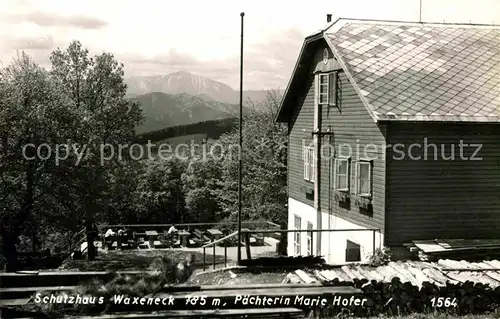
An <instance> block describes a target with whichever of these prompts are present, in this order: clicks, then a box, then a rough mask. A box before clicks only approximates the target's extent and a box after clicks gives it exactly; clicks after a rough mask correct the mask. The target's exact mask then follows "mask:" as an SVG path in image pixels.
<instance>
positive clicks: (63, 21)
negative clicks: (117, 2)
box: [6, 11, 108, 29]
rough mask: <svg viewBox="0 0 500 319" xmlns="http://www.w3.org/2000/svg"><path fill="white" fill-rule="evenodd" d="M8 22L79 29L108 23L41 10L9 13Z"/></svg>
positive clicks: (98, 27) (100, 26)
mask: <svg viewBox="0 0 500 319" xmlns="http://www.w3.org/2000/svg"><path fill="white" fill-rule="evenodd" d="M6 19H7V20H8V21H9V22H12V23H20V22H31V23H34V24H36V25H38V26H45V27H47V26H55V27H76V28H81V29H101V28H103V27H105V26H107V25H108V23H107V22H106V21H104V20H101V19H98V18H93V17H88V16H84V15H70V16H62V15H57V14H53V13H48V12H43V11H31V12H28V13H16V14H10V15H8V16H7V18H6Z"/></svg>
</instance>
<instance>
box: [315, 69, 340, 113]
mask: <svg viewBox="0 0 500 319" xmlns="http://www.w3.org/2000/svg"><path fill="white" fill-rule="evenodd" d="M337 82H338V81H337V72H330V73H321V74H320V75H319V83H318V86H319V87H318V103H319V104H322V105H330V106H335V105H337Z"/></svg>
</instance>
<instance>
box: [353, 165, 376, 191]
mask: <svg viewBox="0 0 500 319" xmlns="http://www.w3.org/2000/svg"><path fill="white" fill-rule="evenodd" d="M356 172H357V179H356V184H357V189H356V193H357V194H358V195H360V196H367V197H368V196H371V195H372V162H369V161H360V162H358V165H357V168H356Z"/></svg>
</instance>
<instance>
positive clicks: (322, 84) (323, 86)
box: [318, 73, 329, 104]
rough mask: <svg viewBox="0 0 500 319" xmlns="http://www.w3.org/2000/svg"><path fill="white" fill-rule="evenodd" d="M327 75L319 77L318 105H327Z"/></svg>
mask: <svg viewBox="0 0 500 319" xmlns="http://www.w3.org/2000/svg"><path fill="white" fill-rule="evenodd" d="M328 80H329V76H328V73H324V74H320V75H319V90H318V92H319V99H318V101H319V104H328V97H329V94H328Z"/></svg>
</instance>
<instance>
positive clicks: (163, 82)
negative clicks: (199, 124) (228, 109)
mask: <svg viewBox="0 0 500 319" xmlns="http://www.w3.org/2000/svg"><path fill="white" fill-rule="evenodd" d="M125 83H126V84H127V86H128V90H127V95H128V96H129V97H136V96H138V95H143V94H148V93H153V92H161V93H167V94H181V93H187V94H189V95H192V96H195V97H200V98H203V99H204V100H207V101H210V100H214V101H220V102H224V103H230V104H239V96H240V95H239V91H237V90H234V89H233V88H231V87H230V86H229V85H227V84H224V83H222V82H218V81H215V80H212V79H209V78H207V77H204V76H200V75H196V74H193V73H190V72H186V71H179V72H174V73H170V74H167V75H156V76H137V77H130V78H127V79H125ZM265 98H266V90H247V91H243V101H244V104H245V105H248V102H249V100H251V101H252V102H253V103H254V104H259V103H261V102H262V101H264V100H265Z"/></svg>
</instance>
